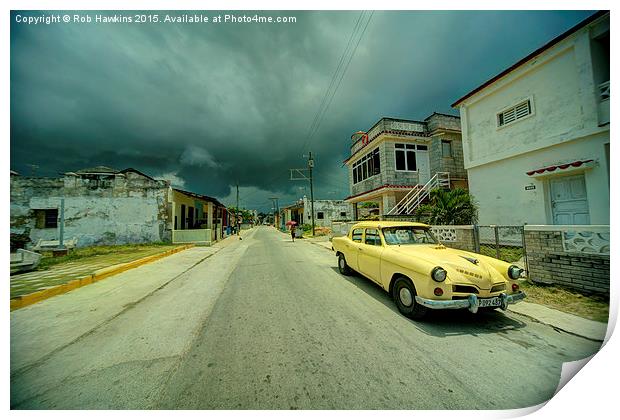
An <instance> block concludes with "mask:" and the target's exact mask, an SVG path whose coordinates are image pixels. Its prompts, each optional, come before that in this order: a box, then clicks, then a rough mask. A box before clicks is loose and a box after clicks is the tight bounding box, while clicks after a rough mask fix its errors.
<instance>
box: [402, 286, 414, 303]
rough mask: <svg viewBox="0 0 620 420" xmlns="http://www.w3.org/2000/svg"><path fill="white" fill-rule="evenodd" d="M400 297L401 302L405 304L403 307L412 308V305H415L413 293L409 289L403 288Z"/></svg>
mask: <svg viewBox="0 0 620 420" xmlns="http://www.w3.org/2000/svg"><path fill="white" fill-rule="evenodd" d="M399 295H400V301H401V302H402V303H403V305H405V306H411V304H412V303H413V296H411V291H410V290H409V289H407V288H406V287H403V288H402V289H400V292H399Z"/></svg>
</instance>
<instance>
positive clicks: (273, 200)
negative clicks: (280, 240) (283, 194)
mask: <svg viewBox="0 0 620 420" xmlns="http://www.w3.org/2000/svg"><path fill="white" fill-rule="evenodd" d="M269 199H270V200H271V203H272V205H273V227H275V228H276V229H279V227H278V224H277V223H276V215H279V214H280V209H279V208H278V197H270V198H269ZM278 219H279V217H278Z"/></svg>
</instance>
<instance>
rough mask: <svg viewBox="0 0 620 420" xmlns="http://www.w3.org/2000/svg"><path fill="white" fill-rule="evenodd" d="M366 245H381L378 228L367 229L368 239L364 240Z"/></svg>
mask: <svg viewBox="0 0 620 420" xmlns="http://www.w3.org/2000/svg"><path fill="white" fill-rule="evenodd" d="M364 243H365V244H366V245H381V238H380V237H379V232H378V231H377V229H366V239H365V240H364Z"/></svg>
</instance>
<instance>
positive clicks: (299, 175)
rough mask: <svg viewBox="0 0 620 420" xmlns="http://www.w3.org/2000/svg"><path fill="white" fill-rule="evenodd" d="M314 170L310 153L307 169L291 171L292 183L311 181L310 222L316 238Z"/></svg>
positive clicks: (310, 153)
mask: <svg viewBox="0 0 620 420" xmlns="http://www.w3.org/2000/svg"><path fill="white" fill-rule="evenodd" d="M312 168H314V159H312V152H308V167H307V168H305V169H289V170H290V171H291V179H290V180H291V181H301V180H305V181H309V182H310V220H312V236H314V184H313V182H312Z"/></svg>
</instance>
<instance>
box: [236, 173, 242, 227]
mask: <svg viewBox="0 0 620 420" xmlns="http://www.w3.org/2000/svg"><path fill="white" fill-rule="evenodd" d="M235 223H236V225H237V236H239V239H241V232H239V228H240V227H241V226H240V224H239V182H237V211H235Z"/></svg>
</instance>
